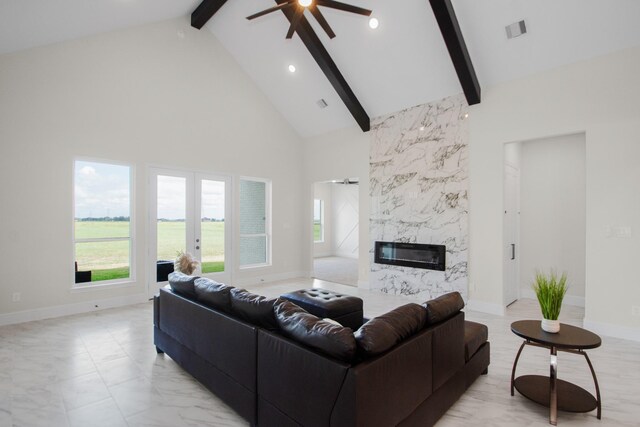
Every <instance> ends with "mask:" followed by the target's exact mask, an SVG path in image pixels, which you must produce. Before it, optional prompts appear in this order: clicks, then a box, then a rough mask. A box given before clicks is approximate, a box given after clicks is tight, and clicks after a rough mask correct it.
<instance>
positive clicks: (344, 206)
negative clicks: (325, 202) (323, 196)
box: [331, 184, 360, 258]
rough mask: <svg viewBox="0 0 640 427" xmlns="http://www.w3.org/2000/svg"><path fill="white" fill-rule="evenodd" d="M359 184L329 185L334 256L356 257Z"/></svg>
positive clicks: (358, 226)
mask: <svg viewBox="0 0 640 427" xmlns="http://www.w3.org/2000/svg"><path fill="white" fill-rule="evenodd" d="M359 193H360V189H359V185H344V184H332V185H331V217H332V221H333V227H332V230H331V232H332V234H333V238H332V244H331V248H332V252H333V255H335V256H340V257H347V258H358V255H359V246H360V243H359V232H358V230H359V228H360V213H359V211H360V207H359V204H360V194H359Z"/></svg>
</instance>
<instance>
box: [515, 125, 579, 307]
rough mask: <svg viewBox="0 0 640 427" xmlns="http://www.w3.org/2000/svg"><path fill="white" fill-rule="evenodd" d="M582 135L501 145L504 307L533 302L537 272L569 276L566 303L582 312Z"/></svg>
mask: <svg viewBox="0 0 640 427" xmlns="http://www.w3.org/2000/svg"><path fill="white" fill-rule="evenodd" d="M585 165H586V135H585V134H584V133H580V134H573V135H563V136H557V137H551V138H544V139H536V140H530V141H523V142H514V143H509V144H505V148H504V209H503V278H504V295H503V296H504V301H503V302H504V305H505V306H508V305H510V304H512V303H513V302H514V301H516V300H518V299H519V298H533V299H535V294H534V292H533V289H532V287H531V285H532V283H533V280H534V277H535V273H536V272H537V271H540V272H543V273H546V274H548V273H550V272H551V271H552V270H554V271H555V272H557V273H558V274H562V273H567V277H568V283H569V290H568V292H567V295H566V296H565V300H564V303H565V304H569V305H576V306H582V307H584V297H585V275H586V169H585Z"/></svg>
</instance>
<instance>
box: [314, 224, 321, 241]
mask: <svg viewBox="0 0 640 427" xmlns="http://www.w3.org/2000/svg"><path fill="white" fill-rule="evenodd" d="M320 227H321V225H320V224H318V223H317V222H316V223H314V224H313V241H314V242H319V241H320V240H322V229H321V228H320Z"/></svg>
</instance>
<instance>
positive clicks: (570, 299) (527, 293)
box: [520, 289, 584, 308]
mask: <svg viewBox="0 0 640 427" xmlns="http://www.w3.org/2000/svg"><path fill="white" fill-rule="evenodd" d="M520 297H521V298H529V299H533V300H537V299H538V298H537V297H536V293H535V292H533V289H520ZM562 303H563V304H567V305H573V306H575V307H582V308H584V297H577V296H574V295H565V296H564V299H563V300H562Z"/></svg>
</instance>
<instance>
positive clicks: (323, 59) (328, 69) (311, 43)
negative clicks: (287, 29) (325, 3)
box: [275, 0, 371, 132]
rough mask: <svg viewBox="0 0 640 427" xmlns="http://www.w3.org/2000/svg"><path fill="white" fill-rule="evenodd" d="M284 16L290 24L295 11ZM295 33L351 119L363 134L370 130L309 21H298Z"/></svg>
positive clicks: (281, 1) (364, 116)
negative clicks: (346, 109) (349, 113)
mask: <svg viewBox="0 0 640 427" xmlns="http://www.w3.org/2000/svg"><path fill="white" fill-rule="evenodd" d="M275 1H276V3H278V4H282V3H286V0H275ZM282 13H284V15H285V16H286V17H287V19H288V20H289V22H291V21H292V20H293V18H294V15H295V10H291V8H288V9H284V10H283V11H282ZM296 33H297V34H298V36H299V37H300V40H302V43H304V45H305V46H306V47H307V49H308V50H309V53H311V56H313V59H315V60H316V62H317V63H318V65H319V66H320V69H321V70H322V72H323V73H324V75H325V76H326V77H327V79H328V80H329V83H331V85H332V86H333V88H334V89H335V90H336V92H338V95H339V96H340V98H341V99H342V102H344V105H346V107H347V108H348V109H349V111H350V112H351V115H352V116H353V118H354V119H355V120H356V122H358V125H360V128H361V129H362V131H363V132H368V131H369V129H371V120H370V119H369V116H368V115H367V112H366V111H365V110H364V108H363V107H362V105H361V104H360V101H358V98H356V95H355V94H354V93H353V91H352V90H351V88H350V87H349V84H348V83H347V81H346V80H345V79H344V77H343V76H342V73H340V70H339V69H338V66H337V65H336V63H335V62H334V61H333V59H332V58H331V56H330V55H329V52H327V49H326V48H325V47H324V45H323V44H322V42H321V41H320V39H319V38H318V35H317V34H316V33H315V31H313V28H312V27H311V25H310V24H309V21H307V19H306V18H305V17H302V19H300V22H299V23H298V26H297V27H296Z"/></svg>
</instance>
